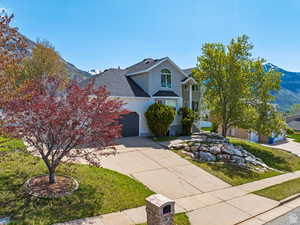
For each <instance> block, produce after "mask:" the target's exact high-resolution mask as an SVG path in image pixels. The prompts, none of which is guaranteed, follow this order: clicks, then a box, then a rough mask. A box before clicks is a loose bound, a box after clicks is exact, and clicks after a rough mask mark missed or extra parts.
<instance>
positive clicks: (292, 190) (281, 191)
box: [254, 178, 300, 201]
mask: <svg viewBox="0 0 300 225" xmlns="http://www.w3.org/2000/svg"><path fill="white" fill-rule="evenodd" d="M298 193H300V178H298V179H294V180H290V181H286V182H283V183H281V184H276V185H274V186H271V187H268V188H265V189H262V190H259V191H256V192H254V194H257V195H261V196H264V197H267V198H271V199H273V200H277V201H280V200H282V199H285V198H288V197H290V196H292V195H295V194H298Z"/></svg>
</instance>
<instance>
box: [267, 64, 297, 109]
mask: <svg viewBox="0 0 300 225" xmlns="http://www.w3.org/2000/svg"><path fill="white" fill-rule="evenodd" d="M264 66H265V69H266V70H269V69H273V70H274V71H277V72H280V73H281V83H280V87H281V89H280V90H279V91H278V92H277V93H276V94H275V97H276V100H275V103H276V104H278V106H279V110H280V111H283V112H286V111H288V110H289V108H290V107H291V106H292V105H293V104H300V72H290V71H287V70H285V69H282V68H280V67H278V66H276V65H274V64H272V63H267V64H265V65H264Z"/></svg>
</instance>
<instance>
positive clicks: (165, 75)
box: [161, 69, 171, 88]
mask: <svg viewBox="0 0 300 225" xmlns="http://www.w3.org/2000/svg"><path fill="white" fill-rule="evenodd" d="M161 86H162V87H165V88H171V72H170V70H168V69H163V70H161Z"/></svg>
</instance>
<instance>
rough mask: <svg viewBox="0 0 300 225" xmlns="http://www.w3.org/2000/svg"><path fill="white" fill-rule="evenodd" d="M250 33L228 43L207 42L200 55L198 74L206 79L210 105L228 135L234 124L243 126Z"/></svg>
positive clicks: (213, 116) (247, 92) (247, 90)
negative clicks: (248, 35)
mask: <svg viewBox="0 0 300 225" xmlns="http://www.w3.org/2000/svg"><path fill="white" fill-rule="evenodd" d="M248 39H249V38H248V37H247V36H241V37H238V38H237V39H233V40H232V41H231V42H230V44H229V45H227V46H225V45H223V44H221V43H207V44H204V45H203V47H202V53H203V54H202V56H200V57H198V63H197V70H196V72H195V76H196V77H197V78H198V79H199V80H201V81H203V84H204V86H205V88H206V91H205V95H204V97H205V99H206V102H207V106H208V109H209V111H210V113H211V114H212V118H215V120H216V122H217V123H218V124H220V125H221V126H222V135H223V136H226V135H227V131H228V129H229V128H230V127H231V126H240V125H241V121H242V118H243V116H244V114H245V111H247V108H248V105H247V104H245V99H247V98H248V96H249V92H250V90H249V79H248V76H249V74H250V73H251V72H250V71H249V66H248V62H249V61H250V57H251V54H250V50H251V49H252V48H253V46H252V45H251V44H250V43H249V42H248Z"/></svg>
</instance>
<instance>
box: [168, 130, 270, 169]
mask: <svg viewBox="0 0 300 225" xmlns="http://www.w3.org/2000/svg"><path fill="white" fill-rule="evenodd" d="M169 147H170V149H176V150H178V149H182V150H184V153H185V154H187V155H189V156H191V157H193V158H194V159H195V160H198V161H201V162H217V161H220V162H227V163H232V164H235V165H238V166H241V167H247V168H253V167H255V168H256V169H257V170H259V171H262V170H267V169H271V168H269V167H268V166H267V165H266V164H265V163H264V162H263V161H262V160H261V159H260V158H257V157H255V156H254V155H253V154H251V153H250V152H248V151H246V150H245V149H244V148H243V147H242V146H237V145H233V144H231V143H229V140H228V139H227V138H224V137H222V136H220V135H218V134H215V133H206V132H202V133H197V134H196V135H193V138H192V139H191V140H189V141H186V142H184V141H183V142H182V143H179V144H178V143H176V144H173V145H171V146H169ZM249 165H252V166H249Z"/></svg>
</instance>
